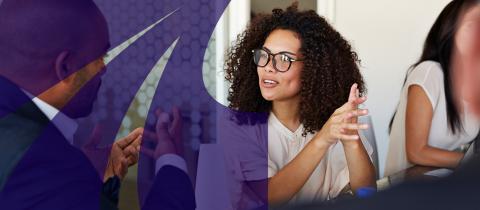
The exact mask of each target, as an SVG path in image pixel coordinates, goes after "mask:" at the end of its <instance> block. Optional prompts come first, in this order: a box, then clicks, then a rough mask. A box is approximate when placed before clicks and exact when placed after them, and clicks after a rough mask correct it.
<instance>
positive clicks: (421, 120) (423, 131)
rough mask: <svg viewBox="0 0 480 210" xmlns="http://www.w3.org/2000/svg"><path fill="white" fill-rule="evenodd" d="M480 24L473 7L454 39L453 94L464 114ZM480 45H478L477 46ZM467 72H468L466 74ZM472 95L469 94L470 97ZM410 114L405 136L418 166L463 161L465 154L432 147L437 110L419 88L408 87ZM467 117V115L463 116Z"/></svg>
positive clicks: (478, 8) (478, 13)
mask: <svg viewBox="0 0 480 210" xmlns="http://www.w3.org/2000/svg"><path fill="white" fill-rule="evenodd" d="M479 22H480V6H475V7H473V8H470V9H469V10H468V11H467V12H466V13H465V15H464V16H463V17H462V18H460V22H459V27H458V29H457V32H456V36H455V39H454V42H455V46H454V50H453V55H452V68H451V69H452V70H451V71H452V74H451V75H452V81H453V86H454V87H455V88H454V90H453V92H454V93H455V94H454V95H455V96H457V97H455V99H454V100H455V103H456V104H457V107H458V108H459V112H460V113H463V111H464V107H463V99H464V98H463V96H465V94H466V93H467V94H468V91H465V90H464V89H463V87H462V85H460V84H462V83H465V81H467V84H468V81H470V79H464V78H465V77H466V74H465V73H467V72H466V71H468V68H467V67H468V66H471V65H472V63H471V62H472V61H474V60H475V59H471V57H470V55H472V54H473V52H474V51H475V48H472V46H475V45H474V44H473V43H474V42H475V41H476V39H478V38H475V37H474V34H478V33H477V31H478V30H479V27H478V26H479ZM477 46H478V45H477ZM464 71H465V72H464ZM467 96H468V95H467ZM407 100H408V101H407V111H406V121H405V130H406V131H405V137H406V150H407V159H408V160H409V161H410V162H411V163H413V164H417V165H425V166H434V167H443V168H455V167H456V166H457V165H458V163H459V162H460V160H461V159H462V158H463V153H460V152H455V151H448V150H443V149H439V148H435V147H431V146H429V145H428V136H429V133H430V127H431V123H432V118H433V108H432V105H431V103H430V101H429V100H428V97H427V94H426V93H425V91H424V90H423V89H422V88H421V87H420V86H418V85H412V86H410V87H409V88H408V99H407ZM461 117H463V116H461Z"/></svg>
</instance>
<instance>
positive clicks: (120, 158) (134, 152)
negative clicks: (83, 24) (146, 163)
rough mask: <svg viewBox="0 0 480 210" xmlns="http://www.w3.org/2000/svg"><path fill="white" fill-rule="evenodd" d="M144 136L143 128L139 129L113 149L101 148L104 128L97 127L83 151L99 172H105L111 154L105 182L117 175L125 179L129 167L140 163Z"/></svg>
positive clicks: (104, 174)
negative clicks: (105, 160) (139, 158)
mask: <svg viewBox="0 0 480 210" xmlns="http://www.w3.org/2000/svg"><path fill="white" fill-rule="evenodd" d="M142 134H143V128H137V129H135V130H134V131H132V132H131V133H130V134H128V135H127V136H126V137H124V138H122V139H119V140H117V141H115V143H113V144H112V145H111V147H110V146H103V147H100V146H99V145H100V142H101V140H102V127H101V126H100V125H97V126H95V128H94V130H93V132H92V134H91V136H90V139H89V141H88V142H87V143H86V144H85V145H84V146H83V147H82V150H83V152H84V153H85V155H86V156H87V157H88V158H89V159H90V160H91V162H92V164H94V166H95V168H97V170H103V164H104V161H103V160H104V158H106V156H105V155H106V154H109V156H108V160H107V167H106V168H105V171H104V173H103V180H104V181H106V180H108V178H110V177H113V176H115V175H116V176H118V177H119V178H120V179H123V178H124V177H125V175H126V174H127V172H128V167H130V166H132V165H135V164H136V163H137V161H138V156H139V150H140V144H141V139H142Z"/></svg>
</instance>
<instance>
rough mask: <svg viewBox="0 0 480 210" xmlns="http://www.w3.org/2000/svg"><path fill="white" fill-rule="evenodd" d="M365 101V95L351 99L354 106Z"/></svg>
mask: <svg viewBox="0 0 480 210" xmlns="http://www.w3.org/2000/svg"><path fill="white" fill-rule="evenodd" d="M365 101H367V97H366V96H362V97H359V98H357V99H355V100H354V101H353V104H354V105H356V106H358V105H360V104H363V103H365Z"/></svg>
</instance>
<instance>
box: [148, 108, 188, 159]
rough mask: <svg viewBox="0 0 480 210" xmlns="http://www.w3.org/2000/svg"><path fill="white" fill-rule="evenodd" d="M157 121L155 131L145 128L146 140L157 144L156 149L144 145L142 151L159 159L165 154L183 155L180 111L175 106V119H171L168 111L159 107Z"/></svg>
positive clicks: (173, 111) (173, 114) (173, 112)
mask: <svg viewBox="0 0 480 210" xmlns="http://www.w3.org/2000/svg"><path fill="white" fill-rule="evenodd" d="M155 114H156V115H157V122H156V124H155V132H153V131H149V130H145V131H144V135H145V140H146V141H149V142H153V143H155V144H156V146H155V149H154V150H153V149H149V148H146V147H143V148H142V149H141V151H142V153H144V154H146V155H147V156H149V157H151V158H154V159H155V160H156V159H158V158H159V157H160V156H162V155H165V154H176V155H179V156H183V141H182V135H181V134H182V120H181V116H180V111H179V110H178V108H176V107H174V108H173V110H172V116H173V120H170V116H169V115H168V113H166V112H163V111H162V110H161V109H157V111H156V112H155Z"/></svg>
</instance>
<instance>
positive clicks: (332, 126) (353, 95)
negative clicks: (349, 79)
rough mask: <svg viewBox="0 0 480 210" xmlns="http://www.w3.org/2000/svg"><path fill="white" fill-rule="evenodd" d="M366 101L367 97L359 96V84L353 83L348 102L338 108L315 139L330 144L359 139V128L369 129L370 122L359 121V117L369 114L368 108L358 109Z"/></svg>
mask: <svg viewBox="0 0 480 210" xmlns="http://www.w3.org/2000/svg"><path fill="white" fill-rule="evenodd" d="M365 101H366V98H365V97H359V90H358V85H357V84H353V85H352V87H351V88H350V95H349V98H348V102H347V103H345V104H344V105H343V106H341V107H340V108H338V109H336V110H335V112H334V113H333V114H332V115H331V117H330V118H329V119H328V120H327V122H326V123H325V124H324V125H323V127H322V129H321V130H320V131H319V132H318V133H317V135H316V136H315V137H314V139H315V140H316V141H317V142H320V143H327V144H328V145H331V144H334V143H336V142H337V141H338V140H341V141H342V142H346V141H352V140H358V139H359V138H360V137H359V135H358V130H363V129H368V124H360V123H358V120H357V119H358V117H359V116H364V115H367V114H368V110H366V109H358V105H360V104H362V103H364V102H365Z"/></svg>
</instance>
